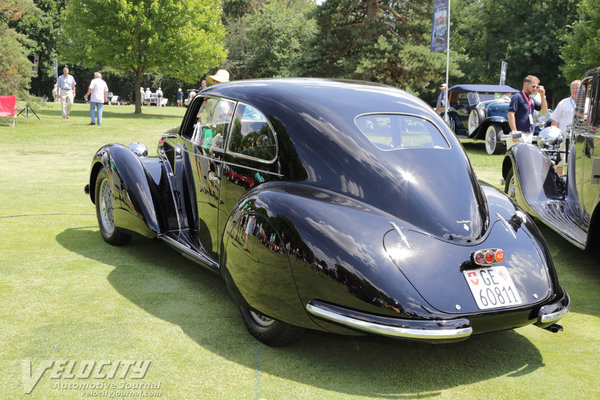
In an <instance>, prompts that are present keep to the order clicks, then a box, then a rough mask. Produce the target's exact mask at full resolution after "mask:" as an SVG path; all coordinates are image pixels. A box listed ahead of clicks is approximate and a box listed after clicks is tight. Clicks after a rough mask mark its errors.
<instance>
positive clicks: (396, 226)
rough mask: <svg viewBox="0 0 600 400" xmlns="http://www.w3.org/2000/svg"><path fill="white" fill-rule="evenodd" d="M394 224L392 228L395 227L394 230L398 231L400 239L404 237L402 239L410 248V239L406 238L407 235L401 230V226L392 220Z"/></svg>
mask: <svg viewBox="0 0 600 400" xmlns="http://www.w3.org/2000/svg"><path fill="white" fill-rule="evenodd" d="M390 223H391V224H392V228H394V230H395V231H396V233H397V234H398V236H400V239H402V241H403V242H404V244H405V245H406V247H408V248H409V249H410V244H408V239H407V238H406V235H405V234H404V233H403V232H402V231H401V230H400V228H399V227H398V225H396V224H395V223H393V222H390Z"/></svg>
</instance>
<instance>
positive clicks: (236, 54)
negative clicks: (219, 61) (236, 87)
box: [223, 0, 316, 79]
mask: <svg viewBox="0 0 600 400" xmlns="http://www.w3.org/2000/svg"><path fill="white" fill-rule="evenodd" d="M311 6H312V3H311V2H308V1H306V0H299V1H296V2H292V1H283V0H279V1H273V2H271V3H268V4H265V5H263V7H261V8H259V9H258V10H257V11H251V12H248V13H244V15H245V17H243V18H234V19H232V20H231V21H230V22H229V23H228V26H227V28H228V31H229V35H228V37H227V49H228V52H229V58H228V59H227V61H226V62H225V63H224V64H223V67H224V68H226V69H228V70H229V71H230V72H231V76H232V77H233V78H234V79H247V78H269V77H276V76H290V75H291V74H292V71H291V68H292V65H293V62H294V61H295V59H296V57H298V55H300V54H302V52H303V49H304V44H305V42H306V41H307V40H309V39H311V38H312V37H313V36H314V34H315V31H316V26H315V23H314V21H313V20H311V19H309V18H307V16H306V13H305V12H304V11H305V10H307V9H308V7H311Z"/></svg>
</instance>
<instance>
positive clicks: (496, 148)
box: [448, 84, 517, 154]
mask: <svg viewBox="0 0 600 400" xmlns="http://www.w3.org/2000/svg"><path fill="white" fill-rule="evenodd" d="M516 92H517V90H516V89H513V88H512V87H510V86H506V85H474V84H471V85H456V86H452V87H451V88H450V89H449V90H448V98H449V100H450V103H449V106H450V108H449V110H448V111H449V112H448V115H449V116H450V127H451V128H452V130H453V131H454V133H456V135H457V136H458V137H459V138H470V139H479V140H485V150H486V152H487V153H488V154H498V153H501V152H502V151H504V150H505V147H504V144H503V143H502V142H501V140H500V139H501V137H502V135H503V134H506V133H509V132H510V127H509V126H508V105H509V103H510V97H511V96H512V95H513V94H514V93H516Z"/></svg>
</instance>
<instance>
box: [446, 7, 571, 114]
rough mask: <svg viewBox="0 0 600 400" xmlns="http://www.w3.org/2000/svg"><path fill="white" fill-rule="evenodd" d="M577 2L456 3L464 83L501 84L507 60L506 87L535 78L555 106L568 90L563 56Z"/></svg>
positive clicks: (454, 40) (456, 41) (454, 41)
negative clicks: (564, 39) (501, 69)
mask: <svg viewBox="0 0 600 400" xmlns="http://www.w3.org/2000/svg"><path fill="white" fill-rule="evenodd" d="M577 2H578V1H577V0H546V1H537V0H521V1H514V0H454V1H453V3H452V6H453V9H452V10H453V11H452V15H451V19H452V22H451V24H452V25H451V30H450V34H451V46H452V48H453V49H455V50H457V51H459V52H460V53H462V54H464V55H465V56H466V57H465V58H464V59H463V60H462V61H461V62H460V68H461V70H462V71H463V72H465V74H466V76H468V77H469V82H465V83H491V84H494V83H498V82H499V79H500V65H501V62H502V61H506V62H507V63H508V70H507V77H506V82H507V84H509V85H511V86H513V87H515V88H517V89H520V88H521V87H522V82H523V78H524V77H525V76H527V75H529V74H532V75H536V76H538V77H539V78H540V81H541V83H542V85H544V86H545V87H546V89H547V92H548V95H549V100H550V99H551V98H553V101H554V104H556V102H557V101H559V100H560V99H561V98H562V97H565V95H566V94H567V93H568V90H569V89H568V85H567V82H566V81H565V79H564V78H563V77H562V75H561V73H560V58H559V55H558V54H559V50H560V47H561V44H562V43H563V42H562V37H563V36H564V33H565V31H566V29H568V24H570V23H571V22H572V21H573V20H574V18H575V15H576V13H575V8H576V3H577ZM457 83H458V82H457ZM460 83H463V82H460Z"/></svg>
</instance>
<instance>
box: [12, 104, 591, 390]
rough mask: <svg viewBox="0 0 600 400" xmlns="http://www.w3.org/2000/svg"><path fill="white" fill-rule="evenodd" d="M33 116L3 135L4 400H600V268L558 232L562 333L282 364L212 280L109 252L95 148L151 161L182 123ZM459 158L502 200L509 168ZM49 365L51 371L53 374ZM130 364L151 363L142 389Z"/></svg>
mask: <svg viewBox="0 0 600 400" xmlns="http://www.w3.org/2000/svg"><path fill="white" fill-rule="evenodd" d="M37 111H38V114H39V116H40V118H41V119H40V120H38V119H36V118H35V117H31V116H30V118H29V120H25V119H23V118H22V117H19V119H18V122H17V127H16V128H12V129H11V128H7V127H0V135H2V137H3V139H4V140H3V145H2V148H1V149H0V188H1V189H0V204H1V209H0V306H1V307H0V368H1V371H2V373H1V374H0V399H19V398H23V399H30V398H31V399H46V398H48V399H78V398H83V397H90V396H86V395H89V394H92V395H94V394H95V397H110V396H112V397H116V398H119V397H124V396H129V397H133V398H151V397H159V398H163V399H232V400H238V399H255V400H258V399H266V400H278V399H311V400H312V399H344V400H346V399H409V398H436V399H437V398H439V399H592V398H600V380H599V379H598V378H597V372H598V370H599V369H600V358H599V349H600V335H599V334H598V332H600V291H599V288H600V269H599V268H598V267H599V265H598V264H599V262H598V259H597V258H596V259H594V258H593V257H592V256H591V255H590V254H588V253H584V252H581V251H579V250H577V249H576V248H575V247H574V246H571V245H569V244H568V243H567V242H566V241H564V240H562V239H561V238H560V237H559V236H558V235H556V234H555V233H553V232H552V231H550V230H548V229H546V228H542V232H543V234H544V236H545V238H546V240H547V241H548V244H549V246H550V248H551V250H552V254H553V256H554V260H555V263H556V266H557V269H558V273H559V277H560V280H561V283H562V284H563V286H564V287H565V288H566V289H567V291H568V292H569V294H570V295H571V299H572V302H573V308H572V311H571V312H570V313H569V314H568V315H567V316H566V317H565V318H564V319H563V320H562V322H561V324H562V325H563V326H564V327H565V331H564V332H562V333H558V334H551V333H549V332H547V331H544V330H541V329H539V328H536V327H534V326H528V327H524V328H520V329H516V330H514V331H507V332H500V333H494V334H488V335H483V336H476V337H472V338H470V339H469V340H467V341H464V342H461V343H456V344H449V345H429V344H420V343H411V342H405V341H395V340H390V339H385V338H380V337H343V336H334V335H327V334H321V333H316V332H315V333H307V334H306V335H305V336H304V337H303V338H302V339H301V340H300V341H299V342H297V343H295V344H293V345H291V346H288V347H285V348H279V349H273V348H269V347H267V346H264V345H262V344H260V343H258V342H257V341H255V340H254V339H253V338H252V337H251V336H250V335H249V334H247V332H246V330H245V328H244V326H243V323H242V322H241V319H240V317H239V313H238V311H237V309H236V306H235V304H234V303H233V301H232V300H231V299H230V298H229V295H228V293H227V290H226V288H225V286H224V284H223V283H222V282H221V280H220V279H219V278H218V277H217V276H216V275H214V274H212V273H210V272H207V271H205V270H203V269H201V268H199V267H198V266H196V265H195V264H194V263H192V262H190V261H188V260H187V259H185V258H184V257H182V256H180V255H179V254H178V253H176V252H175V251H173V250H171V249H170V248H168V247H167V246H166V245H164V244H162V243H161V242H159V241H151V240H148V239H143V238H137V237H136V238H134V239H133V240H132V242H131V243H130V244H129V245H128V246H125V247H120V248H115V247H111V246H109V245H108V244H106V243H104V241H103V240H102V239H101V237H100V234H99V232H98V228H97V222H96V217H95V214H94V207H93V204H92V203H91V202H90V201H89V197H88V196H86V195H85V194H84V192H83V187H84V185H85V184H86V183H87V180H88V174H89V167H90V164H89V163H90V160H91V157H92V155H93V154H94V152H95V151H96V150H97V149H98V148H99V147H100V146H102V145H103V144H106V143H109V142H119V143H123V144H128V143H130V142H132V141H141V142H143V143H145V144H146V145H148V146H149V150H150V153H151V154H155V153H156V144H157V142H158V138H159V137H160V135H161V134H162V133H163V132H164V131H165V130H167V129H169V128H171V127H173V126H176V125H178V124H179V122H180V120H181V116H182V115H183V113H184V111H185V109H178V108H175V107H168V108H160V109H158V108H151V109H150V108H144V115H143V116H135V115H133V107H132V106H105V108H104V119H103V124H102V126H101V127H97V126H88V125H87V124H88V123H89V114H88V111H87V106H86V105H83V104H76V105H75V106H74V111H73V113H72V114H71V118H70V119H69V120H63V119H62V118H61V115H60V110H59V105H57V104H49V105H47V106H46V108H44V109H40V110H37ZM463 145H464V147H465V148H466V150H467V152H468V153H469V156H470V158H471V161H472V163H473V165H474V167H475V170H476V172H477V175H478V177H479V178H480V179H483V180H486V181H488V182H489V183H491V184H493V185H495V186H497V187H500V164H501V161H502V156H487V155H486V154H485V150H484V146H483V143H482V142H473V141H465V142H464V143H463ZM45 360H48V361H55V364H54V365H53V367H52V368H50V369H48V370H47V371H45V372H44V371H43V370H40V368H41V367H43V366H44V365H45V364H44V362H45ZM61 360H63V361H64V363H63V364H60V363H59V362H60V361H61ZM103 360H104V361H105V363H104V364H101V363H102V362H104V361H103ZM127 360H131V361H137V362H141V361H143V360H149V361H150V364H149V366H148V368H147V370H146V373H145V375H144V376H143V377H140V378H139V379H135V374H134V373H135V372H136V371H137V370H138V368H137V364H136V365H134V366H132V367H131V368H130V369H129V370H127V365H128V364H126V363H127V362H128V361H127ZM69 362H70V364H69ZM29 363H30V364H29ZM73 363H74V364H73ZM24 365H25V366H28V365H30V366H31V367H32V371H29V370H27V368H25V369H24V368H23V367H24ZM61 365H63V367H62V369H63V370H62V371H61ZM86 365H87V366H90V365H91V366H94V368H96V369H94V370H93V371H92V375H91V376H90V377H89V378H88V379H85V377H86V373H88V372H89V370H86V368H87V367H86ZM102 365H105V367H104V369H100V367H99V366H102ZM69 366H71V367H73V366H74V368H70V367H69ZM112 368H116V369H115V370H114V371H113V372H114V373H116V375H115V376H114V377H112V378H111V377H109V376H106V375H109V372H110V371H111V369H112ZM86 371H87V372H86ZM41 372H43V374H42V373H41ZM69 372H71V374H72V375H75V377H73V378H70V379H69V378H67V377H66V376H68V375H69ZM102 373H104V375H102ZM121 373H124V376H125V377H124V378H120V376H121ZM95 374H96V375H95ZM39 375H41V378H40V379H39V382H38V383H37V385H36V386H35V387H33V389H32V390H31V393H29V394H28V393H25V389H26V388H27V387H31V385H32V382H33V380H34V379H35V377H36V376H39ZM88 375H89V374H88ZM78 376H80V377H78ZM92 384H93V385H97V386H96V387H97V389H95V393H94V392H93V393H88V392H90V391H91V388H93V386H91V385H92ZM140 384H143V385H144V386H142V388H143V389H142V390H144V391H145V393H140V392H139V390H138V389H135V388H136V386H131V385H140ZM85 385H88V386H87V389H86V386H85ZM99 385H114V386H112V387H109V388H103V387H100V386H99ZM125 385H127V386H125Z"/></svg>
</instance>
